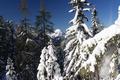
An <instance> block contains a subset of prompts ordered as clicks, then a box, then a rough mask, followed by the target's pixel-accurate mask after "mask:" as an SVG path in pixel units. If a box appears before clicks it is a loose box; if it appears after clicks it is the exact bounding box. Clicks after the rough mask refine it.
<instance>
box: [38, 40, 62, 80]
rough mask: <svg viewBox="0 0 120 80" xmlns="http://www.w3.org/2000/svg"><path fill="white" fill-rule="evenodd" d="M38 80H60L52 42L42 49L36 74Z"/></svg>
mask: <svg viewBox="0 0 120 80" xmlns="http://www.w3.org/2000/svg"><path fill="white" fill-rule="evenodd" d="M37 79H38V80H46V79H47V80H62V79H63V78H62V76H61V73H60V68H59V64H58V63H57V57H56V51H55V47H54V45H53V44H52V41H50V42H49V43H48V46H47V47H44V48H43V50H42V54H41V56H40V64H39V66H38V73H37Z"/></svg>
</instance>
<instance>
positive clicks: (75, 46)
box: [64, 0, 92, 79]
mask: <svg viewBox="0 0 120 80" xmlns="http://www.w3.org/2000/svg"><path fill="white" fill-rule="evenodd" d="M70 4H71V5H72V7H73V9H72V10H70V11H69V12H75V16H74V18H73V19H72V20H71V21H70V23H71V26H70V27H69V28H68V29H67V30H66V35H65V38H66V47H65V49H64V50H65V52H66V54H65V63H64V64H65V65H64V67H65V69H64V71H65V76H66V77H69V79H70V77H72V76H73V75H74V73H75V71H76V70H75V66H79V65H77V64H76V61H77V60H78V59H79V62H80V59H85V60H86V58H87V56H86V57H85V56H82V54H80V53H79V52H80V51H79V50H80V45H81V44H82V42H83V41H84V40H86V39H88V38H90V37H92V33H91V32H90V30H89V29H88V27H87V25H86V24H85V20H88V18H87V17H86V16H85V14H84V12H85V11H90V3H88V2H87V1H86V0H71V2H70ZM79 55H80V56H79ZM78 56H79V57H78ZM71 74H72V75H71Z"/></svg>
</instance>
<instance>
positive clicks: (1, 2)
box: [0, 0, 120, 30]
mask: <svg viewBox="0 0 120 80" xmlns="http://www.w3.org/2000/svg"><path fill="white" fill-rule="evenodd" d="M88 1H89V2H91V3H93V4H94V5H95V6H96V8H97V10H98V16H99V18H100V20H101V23H103V24H104V25H105V26H109V25H111V24H112V23H113V22H114V20H115V19H116V18H117V8H118V5H119V4H120V1H119V0H88ZM68 2H69V0H45V5H46V8H47V10H48V11H49V12H51V14H52V19H51V21H52V22H53V23H54V24H55V28H60V29H62V30H65V29H66V28H68V27H69V24H68V22H69V21H70V20H71V19H72V18H73V17H74V15H73V14H71V13H68V11H69V10H70V9H71V7H70V5H69V4H68ZM19 6H20V0H0V15H2V16H4V17H5V18H6V19H9V20H13V21H14V22H17V23H18V22H19V21H20V19H21V14H20V10H19ZM28 7H29V19H30V22H31V23H32V24H33V23H34V22H35V16H36V15H38V14H39V8H40V0H28Z"/></svg>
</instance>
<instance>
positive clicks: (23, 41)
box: [0, 0, 120, 80]
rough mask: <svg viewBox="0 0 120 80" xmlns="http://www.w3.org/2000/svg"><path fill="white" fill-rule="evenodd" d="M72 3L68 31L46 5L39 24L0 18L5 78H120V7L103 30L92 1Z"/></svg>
mask: <svg viewBox="0 0 120 80" xmlns="http://www.w3.org/2000/svg"><path fill="white" fill-rule="evenodd" d="M69 4H70V5H71V7H72V9H71V10H70V11H69V12H70V13H74V14H75V15H74V18H73V19H72V20H71V21H70V22H69V23H70V27H69V28H68V29H66V32H65V34H63V32H62V31H61V30H60V29H56V30H55V29H54V28H53V26H54V25H53V23H52V22H51V21H50V18H51V15H50V13H49V12H47V11H46V10H45V9H42V10H41V11H40V14H39V15H38V16H36V22H35V26H31V25H30V23H29V20H27V19H26V18H25V19H23V20H21V23H20V24H19V25H18V24H14V23H13V22H12V21H7V20H4V18H3V17H2V16H0V80H120V59H119V58H120V7H119V9H118V19H117V20H116V21H115V23H114V24H113V25H111V26H110V27H107V28H104V29H103V25H102V24H101V23H100V21H99V19H98V13H97V10H96V8H95V6H94V5H93V4H91V3H90V2H88V1H86V0H70V2H69ZM87 13H88V14H89V13H90V14H91V25H92V27H88V26H89V25H87V21H89V20H90V19H89V18H88V17H87V16H86V14H87Z"/></svg>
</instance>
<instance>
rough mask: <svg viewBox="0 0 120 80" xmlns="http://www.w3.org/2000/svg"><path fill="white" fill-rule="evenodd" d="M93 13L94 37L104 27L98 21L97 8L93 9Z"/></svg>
mask: <svg viewBox="0 0 120 80" xmlns="http://www.w3.org/2000/svg"><path fill="white" fill-rule="evenodd" d="M91 11H92V33H93V35H96V34H97V33H99V32H100V31H101V30H102V28H103V26H102V24H101V23H100V21H99V19H98V12H97V10H96V8H95V7H93V8H92V10H91Z"/></svg>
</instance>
